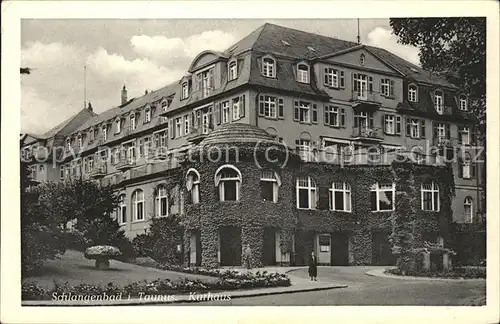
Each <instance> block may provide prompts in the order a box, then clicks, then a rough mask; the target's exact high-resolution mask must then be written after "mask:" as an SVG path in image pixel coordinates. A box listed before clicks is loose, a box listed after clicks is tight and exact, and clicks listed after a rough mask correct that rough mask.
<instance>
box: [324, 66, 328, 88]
mask: <svg viewBox="0 0 500 324" xmlns="http://www.w3.org/2000/svg"><path fill="white" fill-rule="evenodd" d="M323 82H324V85H329V84H328V68H325V73H324V74H323Z"/></svg>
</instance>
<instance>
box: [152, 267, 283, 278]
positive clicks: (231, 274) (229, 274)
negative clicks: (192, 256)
mask: <svg viewBox="0 0 500 324" xmlns="http://www.w3.org/2000/svg"><path fill="white" fill-rule="evenodd" d="M158 269H161V270H168V271H176V272H182V273H189V274H198V275H203V276H209V277H220V278H226V279H252V278H267V277H270V276H271V277H272V276H275V275H277V273H268V272H267V271H262V272H260V271H257V272H255V273H252V272H249V271H247V272H239V271H236V270H219V269H205V268H187V267H181V266H175V265H166V264H163V265H159V266H158Z"/></svg>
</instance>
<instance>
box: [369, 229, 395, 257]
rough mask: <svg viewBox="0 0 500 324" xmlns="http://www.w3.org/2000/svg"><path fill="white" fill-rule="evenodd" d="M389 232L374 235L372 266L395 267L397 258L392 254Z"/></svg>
mask: <svg viewBox="0 0 500 324" xmlns="http://www.w3.org/2000/svg"><path fill="white" fill-rule="evenodd" d="M389 235H390V234H389V232H385V231H380V232H373V233H372V264H373V265H394V264H396V258H395V257H394V255H393V254H392V248H391V243H390V242H389Z"/></svg>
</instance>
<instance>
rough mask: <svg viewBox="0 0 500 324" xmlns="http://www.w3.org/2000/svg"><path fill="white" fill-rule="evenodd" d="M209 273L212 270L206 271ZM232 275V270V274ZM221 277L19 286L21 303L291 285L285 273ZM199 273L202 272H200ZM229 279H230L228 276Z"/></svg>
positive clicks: (222, 275)
mask: <svg viewBox="0 0 500 324" xmlns="http://www.w3.org/2000/svg"><path fill="white" fill-rule="evenodd" d="M209 271H212V270H209ZM233 272H235V271H233ZM233 272H231V274H230V275H229V274H225V273H222V274H220V275H219V276H220V279H219V280H217V281H214V282H204V281H201V280H190V279H183V280H180V281H171V280H170V279H160V278H158V279H157V280H153V281H147V280H144V281H139V282H134V283H131V284H128V285H125V286H118V285H114V284H113V283H108V285H106V286H104V287H103V286H100V285H87V284H80V285H76V286H70V285H69V284H68V283H65V284H63V285H59V284H56V285H55V287H54V288H52V289H45V288H42V287H40V286H39V285H37V284H36V282H29V283H24V284H23V285H22V294H21V296H22V300H51V299H52V296H53V294H54V293H55V294H56V295H61V294H63V293H65V294H72V295H102V294H104V293H106V294H108V295H111V294H113V295H117V294H120V293H121V294H123V295H124V296H127V297H128V295H130V297H138V296H140V295H141V294H158V295H168V294H176V293H177V294H182V293H189V292H200V293H202V292H208V291H227V290H237V289H251V288H269V287H286V286H290V284H291V283H290V278H289V277H288V276H287V275H285V274H279V273H266V274H264V273H259V274H255V275H254V274H252V273H245V274H240V275H239V277H238V275H236V274H234V273H233ZM200 274H201V273H200ZM229 276H231V277H229Z"/></svg>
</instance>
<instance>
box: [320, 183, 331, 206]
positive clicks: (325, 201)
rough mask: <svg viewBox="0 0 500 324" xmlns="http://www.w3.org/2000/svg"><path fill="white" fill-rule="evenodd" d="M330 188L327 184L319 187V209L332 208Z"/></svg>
mask: <svg viewBox="0 0 500 324" xmlns="http://www.w3.org/2000/svg"><path fill="white" fill-rule="evenodd" d="M329 194H330V188H328V187H325V186H320V187H319V202H318V209H319V210H328V209H330V197H329Z"/></svg>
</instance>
